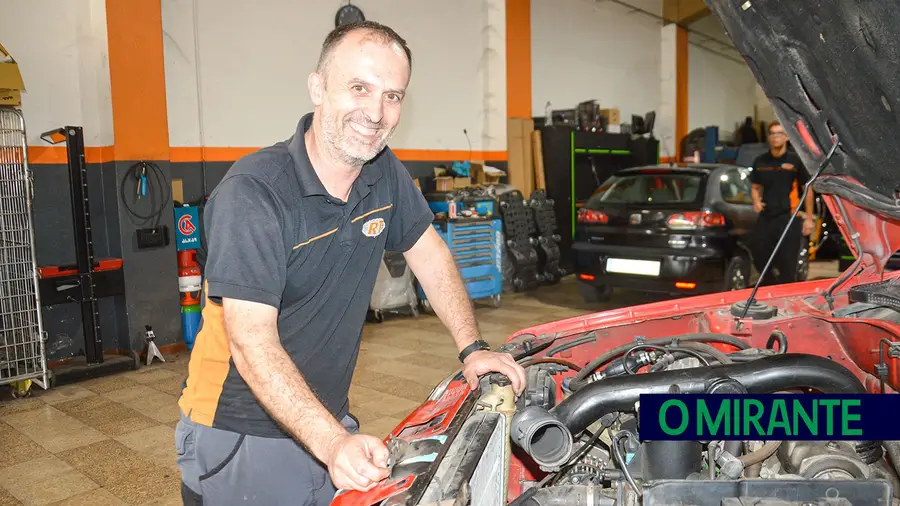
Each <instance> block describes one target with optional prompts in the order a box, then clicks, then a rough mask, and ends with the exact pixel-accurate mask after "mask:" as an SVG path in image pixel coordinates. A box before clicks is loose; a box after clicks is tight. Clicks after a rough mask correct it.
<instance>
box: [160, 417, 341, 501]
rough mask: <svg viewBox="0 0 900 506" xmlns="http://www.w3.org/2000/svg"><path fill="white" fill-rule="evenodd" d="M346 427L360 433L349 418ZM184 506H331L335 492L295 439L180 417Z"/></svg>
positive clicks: (179, 452) (178, 433) (178, 435)
mask: <svg viewBox="0 0 900 506" xmlns="http://www.w3.org/2000/svg"><path fill="white" fill-rule="evenodd" d="M341 423H343V425H344V426H345V427H347V429H348V430H349V431H350V432H352V433H356V432H358V431H359V426H358V424H357V423H356V421H355V420H354V419H353V418H352V417H350V416H347V417H345V418H344V419H343V420H342V421H341ZM175 451H176V453H177V455H178V466H179V467H180V468H181V482H182V483H181V493H182V501H183V502H184V504H185V505H203V504H206V505H215V506H228V505H232V504H235V505H238V504H240V505H250V504H264V505H267V506H269V505H271V506H279V505H291V506H300V505H311V506H313V505H314V506H319V505H326V504H330V503H331V501H332V499H333V498H334V494H335V492H336V490H335V487H334V484H332V482H331V478H330V476H329V475H328V471H327V470H326V468H325V466H323V465H322V464H321V463H320V462H319V461H318V460H317V459H315V458H314V457H313V456H311V455H310V454H309V453H308V452H307V451H306V450H305V449H304V448H303V447H302V446H301V445H300V444H299V443H297V442H296V441H295V440H293V439H290V438H264V437H257V436H248V435H243V434H237V433H234V432H229V431H225V430H221V429H214V428H211V427H207V426H205V425H200V424H197V423H194V422H192V421H191V420H190V419H189V418H187V417H186V416H184V414H182V415H181V420H180V421H179V422H178V425H177V427H176V428H175Z"/></svg>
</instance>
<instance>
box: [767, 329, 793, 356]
mask: <svg viewBox="0 0 900 506" xmlns="http://www.w3.org/2000/svg"><path fill="white" fill-rule="evenodd" d="M775 341H778V353H781V354H782V355H783V354H785V353H787V351H788V339H787V336H786V335H784V332H782V331H780V330H773V331H772V333H771V334H770V335H769V340H768V341H766V348H768V349H770V350H771V349H772V345H773V344H775Z"/></svg>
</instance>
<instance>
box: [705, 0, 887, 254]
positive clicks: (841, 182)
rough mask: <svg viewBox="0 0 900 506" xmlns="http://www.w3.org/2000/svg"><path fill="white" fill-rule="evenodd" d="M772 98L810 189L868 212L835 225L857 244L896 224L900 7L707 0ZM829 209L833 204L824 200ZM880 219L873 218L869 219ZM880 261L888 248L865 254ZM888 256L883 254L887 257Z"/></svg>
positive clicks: (875, 2)
mask: <svg viewBox="0 0 900 506" xmlns="http://www.w3.org/2000/svg"><path fill="white" fill-rule="evenodd" d="M706 3H707V5H708V6H709V8H710V10H711V11H712V12H713V14H714V15H715V16H717V17H718V18H719V20H720V21H721V23H722V25H723V26H724V27H725V30H726V32H727V33H728V35H729V37H730V38H731V40H732V41H733V42H734V45H735V47H736V48H737V50H738V51H739V52H740V53H741V54H742V55H743V56H744V59H745V61H746V62H747V65H748V66H749V67H750V70H751V71H752V72H753V74H754V75H755V76H756V79H757V81H758V82H759V84H760V86H761V87H762V89H763V91H764V92H765V94H766V96H767V97H768V98H769V100H770V101H771V103H772V107H773V109H774V111H775V114H776V116H777V117H778V119H779V120H780V121H781V123H782V124H783V125H784V128H785V130H786V131H787V134H788V136H789V137H790V139H791V143H792V145H793V146H794V147H795V149H796V151H797V153H798V154H799V156H800V157H801V159H802V160H803V162H804V164H805V165H806V167H807V169H808V170H809V171H810V173H811V174H812V173H814V172H815V171H816V169H817V168H818V167H819V165H820V164H821V163H822V161H823V160H824V158H825V156H826V154H827V153H828V152H829V150H830V148H831V147H832V146H833V144H834V140H835V138H837V141H838V143H839V144H838V147H837V149H836V150H835V153H834V156H833V157H832V158H831V161H830V164H829V165H828V166H827V167H826V168H825V169H824V171H823V172H822V176H821V177H820V178H819V180H818V181H817V182H816V184H815V185H814V186H813V189H814V190H815V191H817V192H819V193H825V194H831V195H834V196H836V197H839V198H840V199H844V200H848V201H850V202H853V203H854V204H856V205H857V206H859V207H861V208H863V209H865V211H867V213H864V214H867V215H869V216H867V217H866V216H862V215H860V216H859V217H857V218H858V219H857V218H855V217H848V218H849V221H850V222H851V223H850V227H846V226H841V227H840V228H841V230H842V232H843V233H844V237H845V239H846V240H847V242H848V244H849V245H850V246H851V248H853V249H855V248H854V239H853V238H852V237H851V236H852V234H853V233H854V232H858V233H859V234H860V235H861V236H862V239H863V240H862V242H863V243H865V242H866V241H867V240H868V239H870V237H869V236H873V235H878V234H879V233H881V232H882V231H881V230H880V227H883V226H885V224H884V222H885V221H892V222H894V224H895V226H896V224H897V223H900V207H898V201H897V191H896V190H897V189H898V188H900V177H898V176H897V170H898V168H897V165H898V163H900V143H898V142H897V141H896V136H897V132H898V126H900V124H898V123H900V121H898V117H900V116H898V114H900V80H898V79H897V76H898V75H900V9H897V3H896V1H895V0H866V1H848V0H807V1H805V2H785V1H783V0H706ZM829 208H830V210H831V211H832V213H833V214H835V215H838V214H840V210H836V209H834V205H832V204H830V205H829ZM872 216H877V219H874V220H873V219H871V217H872ZM862 249H863V251H864V252H867V253H870V254H872V257H873V259H874V260H875V263H876V264H877V265H878V266H879V268H880V267H883V265H884V263H886V261H887V258H889V257H890V255H891V254H892V253H893V252H894V251H895V250H891V251H887V252H884V251H876V250H877V248H876V249H871V250H870V251H866V250H867V249H870V248H867V247H866V245H865V244H863V247H862ZM885 254H886V255H885Z"/></svg>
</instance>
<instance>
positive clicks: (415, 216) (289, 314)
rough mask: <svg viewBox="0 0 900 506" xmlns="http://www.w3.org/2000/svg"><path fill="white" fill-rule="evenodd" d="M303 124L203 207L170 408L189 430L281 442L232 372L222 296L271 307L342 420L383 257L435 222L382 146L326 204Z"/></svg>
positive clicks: (300, 362) (228, 178) (292, 351)
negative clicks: (186, 331)
mask: <svg viewBox="0 0 900 506" xmlns="http://www.w3.org/2000/svg"><path fill="white" fill-rule="evenodd" d="M311 123H312V114H308V115H306V116H304V117H303V119H302V120H301V121H300V123H299V125H298V127H297V132H296V133H295V135H294V136H293V137H292V138H290V139H288V140H287V141H284V142H281V143H278V144H276V145H274V146H271V147H268V148H264V149H262V150H260V151H257V152H255V153H253V154H251V155H248V156H246V157H244V158H241V159H240V160H238V161H237V162H236V163H235V164H234V165H233V166H232V167H231V169H230V170H229V171H228V173H227V174H226V175H225V177H224V178H223V179H222V182H221V183H219V185H218V186H217V187H216V188H215V190H214V191H213V193H212V195H211V196H210V199H209V201H208V202H207V204H206V207H205V211H204V226H205V232H206V239H207V249H208V259H207V263H206V269H205V282H206V283H205V286H206V291H205V297H204V300H203V320H202V324H201V329H200V332H199V333H198V335H197V339H196V342H195V344H194V349H193V352H192V354H191V361H190V364H189V369H188V379H187V382H186V387H185V389H184V391H183V392H182V397H181V399H180V400H179V405H180V406H181V409H182V411H183V412H184V413H185V414H189V415H190V417H191V419H192V420H193V421H195V422H197V423H200V424H204V425H208V426H211V427H216V428H220V429H225V430H230V431H235V432H240V433H244V434H250V435H257V436H267V437H287V433H286V432H284V431H283V430H282V429H281V427H279V426H278V425H277V424H276V423H275V421H274V420H273V419H272V418H271V417H270V416H269V415H268V413H266V412H265V411H264V410H263V408H262V406H260V405H259V403H258V402H257V401H256V398H255V397H254V396H253V393H252V392H251V391H250V388H249V387H248V386H247V384H246V383H245V382H244V380H243V379H242V378H241V376H240V374H238V372H237V370H236V369H235V367H234V362H233V361H232V360H231V355H230V352H229V348H228V342H227V339H226V336H225V329H224V321H223V311H222V306H221V303H222V298H223V297H228V298H233V299H242V300H248V301H253V302H260V303H263V304H268V305H271V306H274V307H277V308H278V309H279V316H278V331H279V335H280V338H281V344H282V346H283V347H284V349H285V350H286V351H287V353H288V355H290V357H291V358H292V359H293V361H294V363H295V364H296V365H297V368H298V369H299V370H300V372H301V373H302V374H303V376H304V378H305V379H306V382H307V384H308V385H309V386H310V388H311V389H312V390H313V391H314V392H315V393H316V395H318V397H319V398H320V399H321V400H322V402H323V403H324V405H325V407H326V408H327V409H328V410H329V411H331V413H333V414H334V415H335V416H336V417H338V418H339V419H340V418H341V417H343V416H344V415H346V414H347V412H348V400H347V394H348V391H349V389H350V379H351V377H352V374H353V369H354V367H355V366H356V359H357V356H358V351H359V343H360V335H361V332H362V326H363V322H364V321H365V316H366V311H367V310H368V307H369V301H370V299H371V294H372V289H373V287H374V285H375V277H376V275H377V272H378V267H379V263H380V262H381V260H382V256H383V253H384V251H385V249H387V250H390V251H406V250H408V249H409V248H411V247H412V246H413V245H414V244H415V242H416V241H417V240H418V239H419V237H421V235H422V234H423V233H424V232H425V230H427V228H428V227H430V226H431V222H432V220H433V219H434V215H433V214H432V212H431V210H430V209H429V208H428V204H427V202H426V201H425V198H424V196H423V195H422V193H421V192H420V191H419V189H418V188H416V186H415V184H414V183H413V181H412V178H410V176H409V173H408V172H407V171H406V169H405V168H404V166H403V164H401V163H400V161H399V160H398V159H397V157H396V156H395V155H394V154H393V153H392V152H391V151H390V149H387V148H386V149H385V150H384V151H383V152H382V153H381V154H380V155H379V156H378V158H376V159H375V160H373V161H371V162H370V163H369V164H367V165H366V166H365V167H364V168H363V169H362V172H361V173H360V175H359V177H358V178H357V180H356V182H354V183H353V187H352V190H351V192H350V196H349V198H348V200H347V202H346V203H345V202H342V201H341V200H340V199H338V198H334V197H331V196H330V195H328V192H327V191H326V190H325V187H324V186H323V185H322V182H321V181H320V180H319V178H318V176H317V175H316V173H315V171H314V170H313V168H312V165H311V163H310V161H309V157H308V155H307V152H306V145H305V142H304V137H303V134H304V132H305V131H306V130H307V129H308V128H309V127H310V125H311Z"/></svg>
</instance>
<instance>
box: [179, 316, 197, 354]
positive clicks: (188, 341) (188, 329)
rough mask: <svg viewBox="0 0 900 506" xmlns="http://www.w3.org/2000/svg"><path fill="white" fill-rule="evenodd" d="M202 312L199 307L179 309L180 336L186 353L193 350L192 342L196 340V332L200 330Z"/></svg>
mask: <svg viewBox="0 0 900 506" xmlns="http://www.w3.org/2000/svg"><path fill="white" fill-rule="evenodd" d="M201 316H202V310H201V308H200V305H199V304H197V305H193V306H182V307H181V335H182V338H183V339H184V344H185V346H186V347H187V349H188V351H190V350H193V349H194V341H196V340H197V332H199V330H200V319H201Z"/></svg>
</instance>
